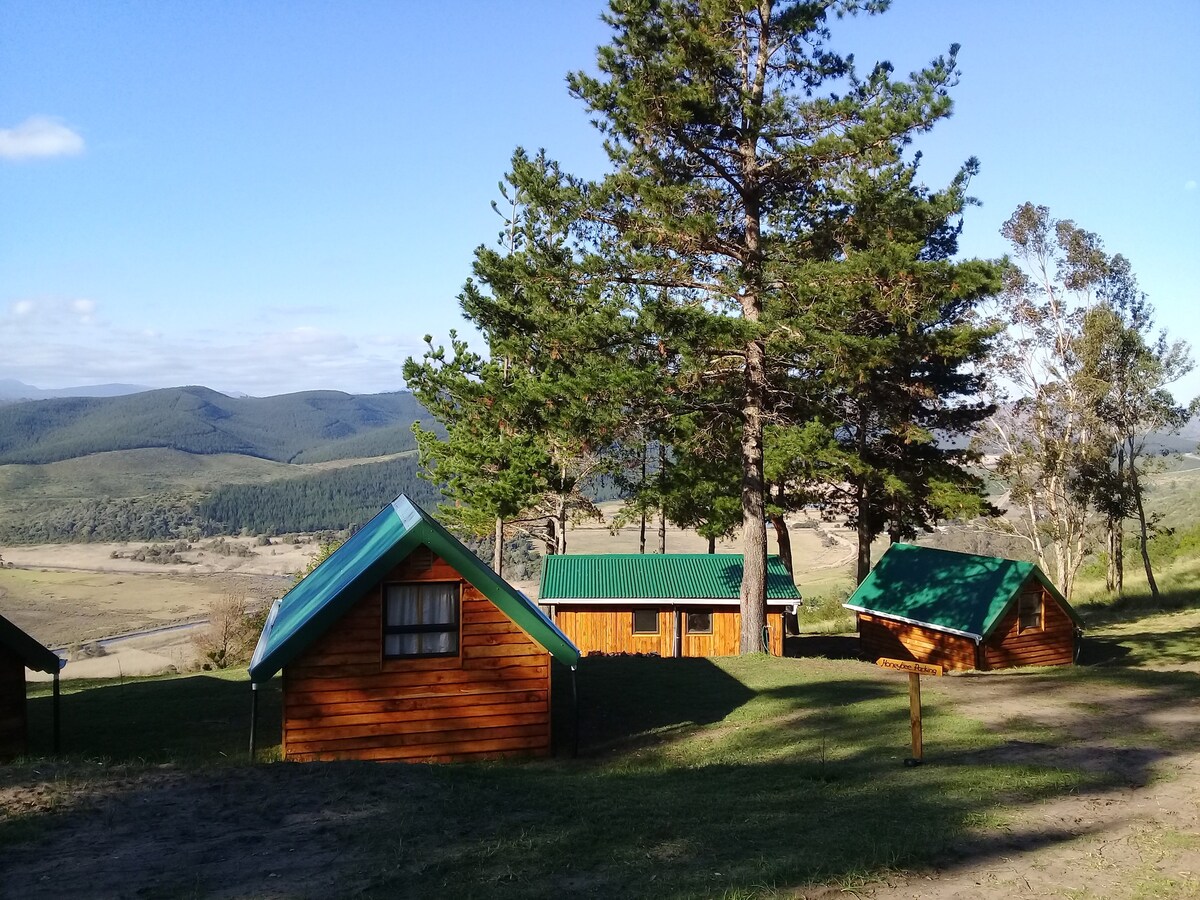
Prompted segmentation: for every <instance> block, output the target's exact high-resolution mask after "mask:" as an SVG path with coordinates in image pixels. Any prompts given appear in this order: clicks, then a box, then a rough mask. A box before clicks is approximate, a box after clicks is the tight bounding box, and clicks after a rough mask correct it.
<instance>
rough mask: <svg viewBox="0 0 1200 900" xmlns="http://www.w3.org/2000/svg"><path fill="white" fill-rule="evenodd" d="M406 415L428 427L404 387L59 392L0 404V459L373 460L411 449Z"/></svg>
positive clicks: (424, 415)
mask: <svg viewBox="0 0 1200 900" xmlns="http://www.w3.org/2000/svg"><path fill="white" fill-rule="evenodd" d="M414 421H421V422H423V423H425V424H426V425H432V419H431V418H430V417H429V416H428V414H427V413H426V412H425V410H424V409H423V408H422V407H421V405H420V404H419V403H418V402H417V401H416V399H415V398H414V397H413V395H412V394H411V393H408V392H407V391H400V392H396V393H389V394H367V395H352V394H344V393H341V392H340V391H305V392H302V393H296V394H283V395H280V396H276V397H229V396H226V395H225V394H221V393H218V392H217V391H214V390H211V389H209V388H206V387H179V388H166V389H162V390H151V391H143V392H140V393H134V394H126V395H123V396H112V397H63V398H54V399H47V400H36V401H29V402H23V403H10V404H7V405H5V406H0V465H2V464H10V463H24V464H44V463H52V462H58V461H61V460H66V459H73V458H75V457H79V456H86V455H88V454H92V453H104V452H109V451H115V450H136V449H145V448H164V449H171V450H181V451H183V452H185V453H198V454H215V453H234V454H239V455H243V456H254V457H259V458H261V459H269V460H275V461H277V462H285V463H314V462H324V461H327V460H332V459H351V458H358V457H372V456H383V455H386V454H389V453H398V452H402V451H405V450H411V449H413V448H414V446H415V441H414V439H413V435H412V423H413V422H414Z"/></svg>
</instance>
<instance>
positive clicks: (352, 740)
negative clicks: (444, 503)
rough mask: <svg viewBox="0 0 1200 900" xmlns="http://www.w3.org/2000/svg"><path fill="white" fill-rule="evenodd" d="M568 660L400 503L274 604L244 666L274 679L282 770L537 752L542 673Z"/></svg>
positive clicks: (439, 530)
mask: <svg viewBox="0 0 1200 900" xmlns="http://www.w3.org/2000/svg"><path fill="white" fill-rule="evenodd" d="M551 659H555V660H558V661H559V662H561V663H564V664H566V665H567V666H569V667H570V668H571V669H574V668H575V666H576V665H577V663H578V661H579V651H578V650H577V649H576V648H575V646H574V645H573V644H572V643H571V642H570V641H569V640H568V639H567V638H566V637H565V636H564V635H563V634H562V632H561V631H559V630H558V628H556V627H555V626H554V624H553V623H552V622H551V621H550V620H549V619H548V618H547V617H546V616H545V615H544V614H543V613H542V612H541V610H539V609H538V607H537V605H536V604H534V603H533V602H532V601H530V600H529V599H528V598H527V597H525V596H524V595H523V594H521V593H519V592H518V591H516V590H515V589H514V588H513V587H512V586H511V585H509V584H508V583H507V582H506V581H504V579H502V578H501V577H500V576H498V575H497V574H496V573H495V572H493V571H492V570H491V568H489V567H488V566H487V565H486V564H485V563H483V562H482V561H480V560H479V558H478V557H476V556H475V554H473V553H472V552H471V551H470V550H468V549H467V548H466V547H465V546H463V544H462V543H461V542H460V541H458V540H457V539H456V538H455V537H454V536H453V535H451V534H450V533H449V532H448V531H447V530H446V529H445V528H443V527H442V526H441V525H440V524H439V523H438V522H437V521H435V520H434V519H433V517H431V516H430V515H429V514H428V513H426V512H425V511H424V510H423V509H421V508H420V507H419V506H417V505H416V504H415V503H413V502H412V501H411V500H409V499H408V498H407V497H405V496H403V495H401V496H400V497H398V498H397V499H396V500H395V502H393V503H391V504H389V505H388V506H386V507H384V508H383V509H382V510H381V511H380V512H379V514H378V515H376V516H375V518H373V519H372V520H371V521H370V522H368V523H367V524H366V525H364V526H363V527H362V528H361V529H360V530H359V531H358V532H357V533H355V534H354V535H353V536H352V537H351V538H350V539H349V540H347V541H346V543H344V544H342V546H341V547H339V548H338V549H337V550H336V551H334V552H333V553H332V554H331V555H330V556H329V558H328V559H326V560H325V561H324V562H322V563H321V564H320V565H319V566H318V567H317V568H316V569H314V570H313V571H312V572H311V573H309V575H308V576H307V577H305V578H304V579H303V580H302V581H300V582H299V583H298V584H297V585H296V586H295V587H293V588H292V589H291V590H290V591H288V593H287V594H285V595H284V596H283V597H281V598H280V599H279V600H277V601H275V603H274V605H273V606H272V608H271V611H270V614H269V616H268V618H267V623H266V625H265V626H264V628H263V632H262V635H261V637H260V638H259V641H258V646H257V648H256V649H255V652H254V658H253V660H252V661H251V663H250V679H251V682H252V684H253V685H257V684H259V683H261V682H264V681H266V680H268V679H270V678H271V677H273V676H274V675H275V674H276V673H277V672H279V671H282V672H283V756H284V758H285V759H288V760H329V759H365V760H401V761H410V762H417V761H420V762H448V761H457V760H468V759H480V758H491V757H501V756H522V755H524V756H542V755H547V754H549V753H550V750H551V732H550V708H551V704H550V700H551V697H550V664H551Z"/></svg>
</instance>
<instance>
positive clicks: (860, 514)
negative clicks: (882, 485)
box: [854, 484, 871, 585]
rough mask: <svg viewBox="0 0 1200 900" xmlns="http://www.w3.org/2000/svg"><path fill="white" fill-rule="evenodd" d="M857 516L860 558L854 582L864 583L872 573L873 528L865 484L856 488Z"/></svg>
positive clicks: (856, 566) (855, 570)
mask: <svg viewBox="0 0 1200 900" xmlns="http://www.w3.org/2000/svg"><path fill="white" fill-rule="evenodd" d="M855 493H856V495H857V496H856V498H855V516H856V517H857V522H858V525H857V526H856V536H857V539H858V558H857V562H856V565H855V569H854V583H855V584H856V585H857V584H862V583H863V582H864V581H866V580H867V576H868V575H870V574H871V529H870V528H868V527H867V489H866V487H865V486H864V485H861V484H860V485H858V486H857V487H856V488H855Z"/></svg>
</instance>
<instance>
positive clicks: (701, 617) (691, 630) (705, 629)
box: [687, 609, 712, 634]
mask: <svg viewBox="0 0 1200 900" xmlns="http://www.w3.org/2000/svg"><path fill="white" fill-rule="evenodd" d="M687 630H688V634H712V610H711V609H706V610H704V611H703V612H690V613H688V617H687Z"/></svg>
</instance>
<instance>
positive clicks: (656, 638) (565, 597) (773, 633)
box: [538, 553, 800, 657]
mask: <svg viewBox="0 0 1200 900" xmlns="http://www.w3.org/2000/svg"><path fill="white" fill-rule="evenodd" d="M741 582H742V556H741V554H705V553H668V554H642V553H605V554H566V555H562V556H549V557H546V559H544V560H543V562H542V581H541V588H540V590H539V593H538V602H539V603H540V604H541V606H542V608H543V609H546V610H549V612H550V615H551V616H552V617H553V619H554V622H555V624H556V625H558V627H559V628H560V629H562V632H563V634H565V635H566V636H567V637H568V638H570V640H571V641H572V643H574V644H575V645H576V646H577V647H579V649H580V650H581V651H582V652H583V653H641V654H657V655H659V656H665V657H685V656H734V655H736V654H737V653H738V652H739V648H740V644H741V627H742V616H741V612H740V611H739V594H740V589H741ZM799 602H800V592H799V591H798V590H796V584H795V582H794V581H792V578H791V576H790V575H789V574H788V572H787V569H785V568H784V566H783V564H782V563H781V562H780V560H779V558H778V557H776V556H772V557H770V558H769V560H768V565H767V635H766V639H765V641H764V646H763V649H764V650H766V651H767V652H769V653H771V654H773V655H775V656H782V655H783V631H784V621H783V617H784V613H785V611H786V610H788V609H791V608H793V607H795V605H796V604H798V603H799Z"/></svg>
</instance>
